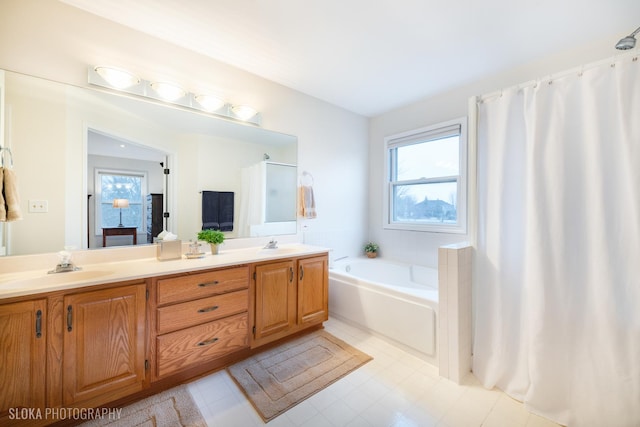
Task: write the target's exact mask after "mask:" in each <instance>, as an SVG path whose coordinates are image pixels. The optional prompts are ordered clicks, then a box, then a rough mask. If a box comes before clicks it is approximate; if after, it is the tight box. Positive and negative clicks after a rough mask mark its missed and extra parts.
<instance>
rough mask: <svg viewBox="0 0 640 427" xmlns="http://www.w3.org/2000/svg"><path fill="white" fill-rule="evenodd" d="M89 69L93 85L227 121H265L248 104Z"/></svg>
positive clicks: (98, 68) (100, 68) (108, 69)
mask: <svg viewBox="0 0 640 427" xmlns="http://www.w3.org/2000/svg"><path fill="white" fill-rule="evenodd" d="M88 68H89V76H88V82H89V84H90V85H95V86H100V87H102V88H106V89H109V90H116V91H118V92H121V93H126V94H129V95H135V96H138V97H141V98H146V99H148V100H154V101H161V102H165V103H169V104H172V105H175V106H178V107H184V108H187V109H191V110H197V111H200V112H203V113H208V114H211V115H213V116H217V117H221V118H225V119H232V120H236V121H242V122H245V123H251V124H254V125H256V126H260V122H261V120H262V117H261V116H260V113H259V112H258V111H256V110H255V109H254V108H252V107H249V106H247V105H231V104H229V103H227V102H225V101H224V100H223V99H221V98H219V97H217V96H214V95H209V94H207V93H201V94H198V95H196V94H194V93H191V92H188V91H185V90H184V89H182V88H181V87H180V86H178V85H176V84H173V83H168V82H164V81H154V82H151V81H149V80H144V79H141V78H139V77H137V76H135V75H134V74H133V73H130V72H128V71H125V70H122V69H120V68H116V67H107V66H96V67H93V66H90V67H88Z"/></svg>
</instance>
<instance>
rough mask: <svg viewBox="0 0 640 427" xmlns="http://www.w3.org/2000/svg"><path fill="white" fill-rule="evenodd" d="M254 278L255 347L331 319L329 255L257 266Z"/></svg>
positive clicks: (253, 345)
mask: <svg viewBox="0 0 640 427" xmlns="http://www.w3.org/2000/svg"><path fill="white" fill-rule="evenodd" d="M253 277H254V286H255V307H254V318H253V322H254V325H253V341H252V347H258V346H260V345H263V344H266V343H268V342H271V341H275V340H277V339H280V338H283V337H286V336H287V335H290V334H292V333H295V332H297V331H300V330H302V329H305V328H307V327H309V326H313V325H318V324H321V323H322V322H324V321H326V320H327V319H328V318H329V317H328V316H329V298H328V288H329V286H328V272H327V256H326V255H324V256H315V257H310V258H300V259H293V260H287V261H274V262H269V263H260V264H256V265H255V266H254V275H253Z"/></svg>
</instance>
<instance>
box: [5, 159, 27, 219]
mask: <svg viewBox="0 0 640 427" xmlns="http://www.w3.org/2000/svg"><path fill="white" fill-rule="evenodd" d="M2 177H3V179H2V186H3V187H2V195H3V196H4V203H3V206H4V207H5V209H6V214H5V219H2V212H1V211H0V220H2V221H17V220H20V219H22V212H21V211H20V196H19V194H18V177H17V176H16V174H15V173H14V172H13V171H12V170H11V169H7V168H4V170H3V171H2Z"/></svg>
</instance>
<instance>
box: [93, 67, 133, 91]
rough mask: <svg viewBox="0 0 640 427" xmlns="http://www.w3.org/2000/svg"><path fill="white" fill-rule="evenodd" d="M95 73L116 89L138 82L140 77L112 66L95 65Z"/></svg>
mask: <svg viewBox="0 0 640 427" xmlns="http://www.w3.org/2000/svg"><path fill="white" fill-rule="evenodd" d="M95 71H96V73H98V75H99V76H100V77H102V78H103V79H104V80H105V81H106V82H107V83H109V84H110V85H111V86H113V87H114V88H116V89H126V88H129V87H131V86H135V85H137V84H139V83H140V78H139V77H137V76H134V75H133V74H131V73H130V72H128V71H125V70H120V69H118V68H113V67H96V68H95Z"/></svg>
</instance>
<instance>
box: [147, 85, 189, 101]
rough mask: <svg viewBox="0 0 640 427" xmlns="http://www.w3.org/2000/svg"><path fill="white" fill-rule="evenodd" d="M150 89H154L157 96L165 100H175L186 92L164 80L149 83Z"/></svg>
mask: <svg viewBox="0 0 640 427" xmlns="http://www.w3.org/2000/svg"><path fill="white" fill-rule="evenodd" d="M151 89H153V90H155V91H156V93H157V94H158V96H159V97H160V98H162V99H164V100H166V101H175V100H177V99H180V98H182V97H183V96H185V95H186V94H187V93H186V92H185V91H184V89H182V88H181V87H179V86H176V85H174V84H172V83H166V82H154V83H151Z"/></svg>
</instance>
